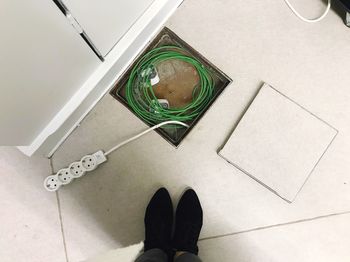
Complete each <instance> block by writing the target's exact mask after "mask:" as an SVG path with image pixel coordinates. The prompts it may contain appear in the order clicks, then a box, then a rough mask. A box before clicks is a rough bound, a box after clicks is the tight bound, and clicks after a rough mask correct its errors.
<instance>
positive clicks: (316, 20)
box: [284, 0, 331, 23]
mask: <svg viewBox="0 0 350 262" xmlns="http://www.w3.org/2000/svg"><path fill="white" fill-rule="evenodd" d="M284 2H285V3H286V4H287V5H288V7H289V8H290V10H292V12H293V13H294V14H295V15H296V16H297V17H299V18H300V19H301V20H303V21H304V22H307V23H316V22H319V21H321V20H322V19H323V18H325V17H326V15H327V14H328V12H329V10H330V9H331V0H328V4H327V8H326V11H325V12H324V13H323V14H322V15H321V16H320V17H317V18H314V19H308V18H305V17H303V16H302V15H301V14H299V12H298V11H297V10H296V9H295V8H294V7H293V6H292V4H291V3H290V2H289V0H284Z"/></svg>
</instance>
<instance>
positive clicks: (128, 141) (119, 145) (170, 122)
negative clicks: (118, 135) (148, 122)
mask: <svg viewBox="0 0 350 262" xmlns="http://www.w3.org/2000/svg"><path fill="white" fill-rule="evenodd" d="M169 124H175V125H181V126H185V127H188V125H187V124H185V123H182V122H180V121H165V122H162V123H160V124H158V125H155V126H152V127H151V128H149V129H147V130H145V131H143V132H141V133H139V134H138V135H136V136H133V137H131V138H129V139H127V140H125V141H124V142H122V143H120V144H118V145H116V146H115V147H112V148H111V149H110V150H108V151H107V152H106V153H104V155H105V156H107V155H109V154H110V153H112V152H113V151H115V150H117V149H118V148H120V147H122V146H124V145H126V144H128V143H130V142H132V141H134V140H136V139H138V138H140V137H141V136H143V135H146V134H147V133H149V132H151V131H152V130H154V129H157V128H159V127H162V126H164V125H169Z"/></svg>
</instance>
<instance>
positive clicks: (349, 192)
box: [0, 0, 350, 262]
mask: <svg viewBox="0 0 350 262" xmlns="http://www.w3.org/2000/svg"><path fill="white" fill-rule="evenodd" d="M295 2H296V7H298V8H301V9H303V13H305V14H306V13H309V14H310V15H316V13H317V12H319V11H321V9H322V4H321V1H311V0H308V1H307V4H305V5H303V4H302V3H304V2H306V1H305V0H303V1H301V0H298V1H295ZM168 26H169V27H170V28H171V29H172V30H173V31H175V33H177V34H178V35H179V36H180V37H182V38H183V39H184V40H185V41H187V42H188V43H189V44H190V45H192V46H193V47H195V48H196V49H197V50H199V51H200V52H201V53H202V54H203V55H204V56H206V57H207V58H208V59H209V60H210V61H212V62H213V63H214V64H215V65H217V66H218V67H219V68H220V69H222V70H223V71H224V72H225V73H226V74H228V75H229V76H230V77H231V78H232V79H233V80H234V83H233V84H232V85H231V86H230V87H228V88H227V90H226V91H225V92H224V94H223V95H222V96H221V97H220V98H219V99H218V101H217V102H216V103H215V105H214V106H213V107H212V108H211V109H210V110H209V112H208V113H207V114H206V115H205V116H204V118H203V119H202V120H201V121H200V122H199V123H198V125H197V126H196V127H195V128H194V129H193V130H192V131H191V133H190V134H189V136H188V137H187V138H186V139H185V140H184V142H183V143H182V144H181V146H180V147H179V148H178V149H174V148H173V147H171V146H170V145H169V144H168V143H167V142H165V141H164V140H163V139H162V138H161V137H159V136H158V135H157V134H155V133H151V134H149V135H147V137H143V138H142V139H141V140H138V141H136V142H134V143H133V144H130V145H128V146H126V147H124V148H122V149H121V150H120V151H118V152H115V153H113V154H112V155H111V156H110V158H109V161H108V162H107V163H105V164H104V165H103V166H101V167H100V168H98V169H97V170H96V171H94V172H92V173H90V174H89V175H86V176H85V177H83V178H81V179H79V180H78V181H75V182H73V183H72V184H70V185H69V186H67V187H64V188H62V189H61V190H60V191H59V193H58V194H57V196H58V200H59V203H60V213H58V209H57V199H56V195H55V194H54V193H53V194H49V193H45V192H44V191H43V189H41V183H42V179H43V177H44V176H45V175H46V174H48V173H50V172H49V162H48V161H46V160H40V159H36V158H35V159H29V160H25V165H23V166H20V165H19V164H18V163H19V161H24V160H23V159H25V157H23V156H21V155H20V154H19V153H18V152H15V151H14V150H12V149H1V151H0V154H1V160H0V161H1V162H0V163H1V165H3V167H1V172H3V170H5V171H4V174H2V175H4V177H5V180H4V182H3V183H2V184H1V190H2V191H1V192H0V194H1V196H2V198H1V200H0V203H3V202H4V204H2V206H5V208H3V209H4V211H3V213H2V216H1V218H0V219H1V222H2V224H8V225H7V226H6V227H1V228H0V233H1V235H0V241H1V242H0V244H1V245H0V256H1V258H2V259H3V257H5V261H10V260H11V261H12V260H13V259H15V260H16V261H44V260H45V261H56V260H57V261H64V259H65V257H64V256H65V253H64V251H66V254H67V257H68V260H69V261H70V262H75V261H80V260H83V259H85V258H88V257H90V256H92V255H95V254H96V253H100V252H104V251H107V250H109V249H112V248H117V247H121V246H125V245H128V244H132V243H136V242H138V241H140V240H142V238H143V224H142V218H143V213H144V208H145V206H146V204H147V201H148V199H149V197H150V196H151V195H152V194H153V192H154V190H155V189H156V188H157V187H159V186H160V185H164V186H166V187H167V188H168V189H169V190H170V192H171V194H172V195H173V197H174V200H175V202H176V199H177V198H178V196H179V195H180V194H181V192H182V191H183V189H184V188H185V187H186V186H192V187H193V188H195V189H196V190H197V192H198V194H199V195H200V198H201V201H202V204H203V208H204V212H205V220H204V223H205V224H204V228H203V231H202V235H201V238H203V240H202V241H201V242H200V248H201V255H202V258H203V260H204V261H227V262H228V261H288V262H289V261H298V262H300V261H332V262H338V261H341V262H343V261H344V262H345V261H348V260H349V258H350V252H349V249H348V248H347V247H348V246H349V245H350V234H349V233H350V232H349V231H350V227H349V226H350V222H348V221H349V218H350V215H349V214H348V212H350V188H349V186H350V173H349V172H348V171H349V167H348V163H349V158H350V137H349V132H350V107H349V105H350V92H349V88H348V87H349V83H350V74H349V73H348V68H350V59H348V57H347V54H350V45H349V43H350V34H349V29H348V28H346V27H345V26H344V25H343V23H342V21H341V19H340V18H339V16H337V15H336V14H335V13H334V12H333V11H332V12H331V13H330V14H329V16H327V18H326V19H325V20H324V21H323V22H321V23H318V24H312V25H310V24H305V23H302V22H300V21H299V20H297V19H296V18H295V17H294V16H293V15H292V14H291V13H290V11H289V10H288V9H287V8H286V6H285V4H284V3H283V1H282V0H281V1H275V0H267V1H256V0H244V1H243V0H237V1H229V0H217V1H205V0H196V1H194V0H186V1H185V2H184V4H183V5H182V6H181V7H180V8H179V9H178V11H177V12H176V13H175V15H174V16H173V17H172V18H171V19H170V21H169V22H168ZM262 81H266V82H268V83H270V84H272V85H273V86H274V87H275V88H277V89H279V90H280V91H282V92H283V93H285V94H286V95H288V96H289V97H291V98H292V99H294V100H295V101H297V102H299V103H300V104H302V105H303V106H304V107H306V108H307V109H308V110H310V111H312V112H313V113H315V114H317V115H318V116H319V117H321V118H322V119H324V120H326V121H327V122H329V123H330V124H331V125H333V126H334V127H336V128H337V129H338V130H339V134H338V136H337V138H336V140H335V141H334V143H333V144H332V146H331V147H330V148H329V150H328V152H327V154H326V155H325V156H324V158H323V159H322V161H321V162H320V163H319V165H318V166H317V168H316V169H315V171H314V172H313V174H312V176H311V177H310V179H309V180H308V181H307V183H306V185H305V186H304V188H303V190H302V191H301V193H300V194H299V195H298V197H297V198H296V200H295V201H294V202H293V203H292V204H288V203H286V202H285V201H283V200H282V199H280V198H279V197H276V196H275V195H274V194H273V193H271V192H270V191H268V190H267V189H265V188H264V187H262V186H261V185H260V184H258V183H256V182H255V181H253V180H252V179H251V178H249V177H247V176H246V175H245V174H243V173H242V172H240V171H239V170H237V169H235V168H233V167H232V166H231V165H229V164H228V163H227V162H225V161H224V160H223V159H221V158H220V157H219V156H218V155H217V153H216V152H217V150H218V149H219V148H220V147H221V146H222V144H223V143H224V141H225V140H226V139H227V137H228V135H229V134H230V133H231V132H232V129H233V127H234V126H235V124H236V123H237V121H238V120H239V118H240V116H241V115H242V113H243V112H244V110H245V109H246V107H247V106H248V104H249V102H250V101H251V99H252V98H253V97H254V95H255V94H256V92H257V90H258V88H259V87H260V86H261V83H262ZM144 128H145V125H144V124H142V123H141V122H140V121H139V120H138V119H136V118H135V117H134V116H133V115H132V114H131V113H130V112H129V111H128V110H127V109H125V108H124V107H123V106H122V105H121V104H119V103H118V102H116V101H115V100H114V99H113V98H112V97H110V96H109V95H106V96H105V97H104V98H103V99H102V100H101V102H100V103H99V104H98V105H97V106H96V107H95V108H94V110H93V111H92V112H91V113H90V115H89V116H88V117H87V118H86V119H85V120H84V121H83V123H82V124H81V126H80V127H79V128H77V129H76V131H75V132H74V133H73V134H72V135H71V136H70V137H69V138H68V139H67V140H66V141H65V143H64V144H63V145H62V146H61V147H60V148H59V150H58V151H57V152H56V154H55V155H54V157H53V159H52V165H53V169H54V171H57V170H58V169H59V168H61V167H64V166H66V165H67V164H69V163H70V162H72V160H76V159H80V158H81V157H82V156H83V155H84V154H86V153H91V152H95V151H97V150H98V149H108V148H109V147H110V146H112V145H113V144H115V143H118V142H120V141H122V140H124V139H125V138H127V137H129V136H131V135H133V134H136V133H138V132H139V131H141V130H143V129H144ZM199 152H200V153H199ZM24 171H25V173H24ZM22 173H24V174H25V175H24V177H25V179H23V178H21V180H17V179H16V180H15V178H17V177H19V176H20V175H22V176H23V174H22ZM18 181H20V182H18ZM23 210H25V211H26V212H24V211H23ZM18 214H20V215H18ZM59 218H61V222H62V229H63V236H64V238H63V236H62V234H61V225H60V223H59ZM27 221H28V222H27ZM25 225H28V226H29V227H30V228H29V229H27V228H26V226H25ZM15 236H16V238H15ZM217 236H219V237H217ZM213 237H215V238H213ZM63 240H64V244H63ZM64 245H65V247H66V249H64ZM3 247H5V248H3ZM28 258H30V259H28ZM6 259H7V260H6ZM2 261H3V260H2Z"/></svg>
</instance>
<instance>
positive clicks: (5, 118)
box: [0, 0, 101, 145]
mask: <svg viewBox="0 0 350 262" xmlns="http://www.w3.org/2000/svg"><path fill="white" fill-rule="evenodd" d="M0 33H1V35H0V37H1V40H0V145H29V144H31V143H32V141H33V140H34V139H35V138H36V137H37V136H38V134H39V133H40V132H41V131H42V130H43V128H44V127H45V126H46V125H47V124H48V123H49V122H50V121H51V120H52V119H53V118H54V116H55V115H56V114H57V113H58V112H59V111H60V110H61V108H62V107H63V106H64V105H65V104H66V103H67V101H69V100H70V99H71V97H72V96H73V95H74V94H75V93H76V91H77V90H78V89H79V88H80V87H81V86H82V84H83V83H84V82H85V81H86V79H87V78H88V77H89V75H90V74H91V73H93V72H94V71H95V69H96V68H97V66H98V65H99V64H101V61H100V60H99V59H98V57H97V56H96V55H95V54H94V53H93V52H92V51H91V49H90V48H89V47H88V46H87V45H86V43H85V42H84V41H83V39H82V38H81V37H80V36H79V34H77V33H76V31H75V30H74V29H73V27H72V26H71V25H70V24H69V22H68V21H67V19H66V18H65V17H64V15H63V14H62V12H61V11H60V10H59V9H58V8H57V6H56V5H55V4H54V3H53V1H51V0H35V1H23V0H2V1H1V7H0Z"/></svg>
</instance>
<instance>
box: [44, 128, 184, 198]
mask: <svg viewBox="0 0 350 262" xmlns="http://www.w3.org/2000/svg"><path fill="white" fill-rule="evenodd" d="M169 124H174V125H181V126H185V127H188V125H187V124H185V123H182V122H179V121H166V122H163V123H160V124H158V125H155V126H153V127H151V128H149V129H147V130H145V131H143V132H141V133H139V134H137V135H136V136H133V137H131V138H129V139H127V140H125V141H124V142H122V143H120V144H118V145H116V146H114V147H112V148H111V149H110V150H108V151H107V152H106V153H104V152H103V151H102V150H99V151H97V152H96V153H93V154H91V155H85V156H83V157H82V158H81V160H80V161H76V162H73V163H71V164H70V165H69V166H68V167H66V168H62V169H60V170H59V171H58V172H57V173H56V174H54V175H51V176H48V177H46V179H45V180H44V187H45V189H46V190H47V191H50V192H54V191H57V190H58V189H59V188H60V187H61V186H64V185H67V184H69V183H71V182H72V181H73V180H74V179H76V178H79V177H82V176H84V175H85V174H86V172H89V171H93V170H95V169H96V168H97V167H98V166H99V165H100V164H102V163H104V162H106V161H107V155H109V154H110V153H112V152H114V151H115V150H117V149H119V148H120V147H122V146H124V145H126V144H128V143H130V142H132V141H134V140H136V139H138V138H140V137H142V136H143V135H145V134H147V133H149V132H150V131H152V130H154V129H157V128H159V127H162V126H164V125H169Z"/></svg>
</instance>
